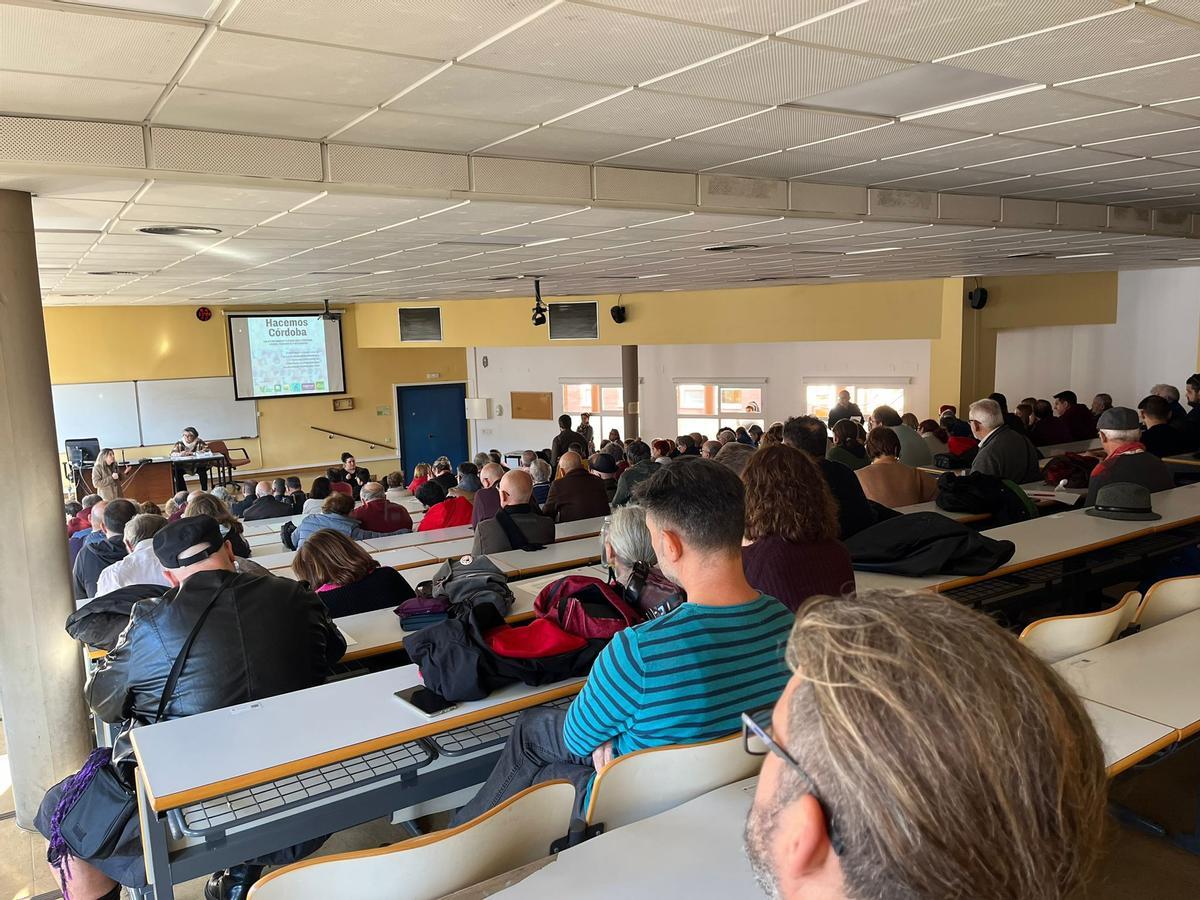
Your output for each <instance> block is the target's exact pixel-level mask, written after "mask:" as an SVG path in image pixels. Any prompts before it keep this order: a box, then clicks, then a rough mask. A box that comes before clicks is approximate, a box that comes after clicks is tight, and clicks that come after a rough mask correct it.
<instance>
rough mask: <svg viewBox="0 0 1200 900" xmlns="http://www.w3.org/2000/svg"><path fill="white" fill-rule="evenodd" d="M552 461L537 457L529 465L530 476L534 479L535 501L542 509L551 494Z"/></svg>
mask: <svg viewBox="0 0 1200 900" xmlns="http://www.w3.org/2000/svg"><path fill="white" fill-rule="evenodd" d="M550 475H551V471H550V463H548V462H546V461H545V460H544V459H535V460H534V461H533V462H532V463H530V465H529V476H530V477H531V478H532V479H533V502H534V503H535V504H536V505H537V507H538V508H539V509H540V508H541V506H542V504H543V503H545V502H546V498H547V497H549V496H550Z"/></svg>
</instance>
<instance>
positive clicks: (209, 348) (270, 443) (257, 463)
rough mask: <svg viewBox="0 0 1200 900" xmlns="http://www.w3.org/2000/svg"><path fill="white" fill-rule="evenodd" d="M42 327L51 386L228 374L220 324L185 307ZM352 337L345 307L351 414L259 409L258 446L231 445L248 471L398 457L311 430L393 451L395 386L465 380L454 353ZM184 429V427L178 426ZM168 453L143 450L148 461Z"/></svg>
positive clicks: (301, 405) (95, 312)
mask: <svg viewBox="0 0 1200 900" xmlns="http://www.w3.org/2000/svg"><path fill="white" fill-rule="evenodd" d="M45 323H46V343H47V346H48V348H49V351H50V380H51V382H52V383H54V384H80V383H87V382H99V381H133V380H143V381H148V380H153V379H163V378H204V377H214V376H223V375H230V374H232V373H231V368H230V364H229V352H228V337H227V329H226V325H225V319H224V317H223V316H219V315H218V316H214V317H213V318H212V319H211V320H209V321H208V322H200V321H199V320H198V319H197V318H196V316H195V312H194V310H193V309H192V308H191V307H163V306H159V307H134V306H107V307H86V308H85V307H53V308H47V309H46V310H45ZM357 333H358V329H357V327H356V325H355V310H354V309H353V308H351V309H349V310H347V311H346V313H345V315H344V317H343V321H342V342H343V351H344V353H343V355H344V357H345V363H346V394H345V396H349V397H353V398H354V405H355V408H354V409H353V410H348V411H342V412H334V411H333V404H332V398H331V397H328V396H325V397H292V398H287V399H284V398H272V399H270V400H259V401H258V412H259V418H258V433H259V437H258V438H257V439H251V440H245V441H243V440H237V441H233V442H231V443H233V444H235V445H236V446H239V447H245V448H246V450H247V452H248V453H249V454H250V457H251V460H252V463H251V465H250V466H248V467H247V468H251V469H258V468H263V469H267V470H281V469H296V468H306V467H312V466H321V465H328V464H329V463H331V462H333V461H334V460H336V459H337V458H338V457H339V456H340V454H341V452H342V451H343V450H350V451H352V452H353V453H355V454H356V455H358V456H361V457H363V458H364V459H366V458H370V457H384V456H388V457H394V456H395V453H394V452H393V451H392V450H390V449H388V448H386V447H378V448H377V449H375V450H371V449H370V448H368V447H367V446H366V445H365V444H360V443H355V442H349V441H344V440H342V439H340V438H334V439H332V440H330V439H329V438H328V437H327V436H326V435H323V434H321V433H319V432H316V431H313V430H312V429H311V428H310V427H309V426H310V425H317V426H320V427H322V428H329V429H332V430H335V431H340V432H342V433H344V434H352V435H355V436H357V437H362V438H366V439H367V440H369V441H376V442H379V441H382V442H384V443H387V444H392V445H394V444H395V442H396V426H395V417H394V415H393V413H394V409H393V408H394V406H395V399H394V397H393V396H392V385H393V384H405V383H410V382H424V381H426V376H427V375H428V374H429V373H436V374H437V375H439V376H440V377H439V379H438V380H441V381H463V380H465V379H466V377H467V360H466V354H465V352H464V351H463V350H461V349H453V348H437V347H434V348H420V349H410V348H405V349H402V350H401V349H376V348H368V349H360V348H359V347H358V346H357V344H356V341H355V335H356V334H357ZM380 407H383V408H385V409H386V412H385V413H384V414H382V415H380V414H378V408H380ZM181 416H182V417H183V418H186V412H185V411H181ZM184 424H186V423H185V422H184V421H182V419H181V421H180V426H181V427H182V426H183V425H184ZM206 437H211V438H220V437H221V435H206ZM126 449H128V448H126ZM167 450H169V448H165V447H153V448H147V451H148V452H147V453H146V454H145V455H156V454H157V453H162V452H166V451H167ZM127 455H128V454H127ZM368 467H369V468H372V469H374V468H378V467H376V466H368Z"/></svg>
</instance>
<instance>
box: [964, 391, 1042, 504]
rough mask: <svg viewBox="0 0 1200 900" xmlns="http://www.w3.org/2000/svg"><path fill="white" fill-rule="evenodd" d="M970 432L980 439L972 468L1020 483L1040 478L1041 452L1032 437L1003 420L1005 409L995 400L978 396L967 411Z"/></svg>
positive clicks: (972, 469) (974, 470) (973, 470)
mask: <svg viewBox="0 0 1200 900" xmlns="http://www.w3.org/2000/svg"><path fill="white" fill-rule="evenodd" d="M967 418H968V419H969V420H970V423H971V433H972V434H973V435H975V439H976V440H977V441H979V452H978V453H977V454H976V455H975V461H974V462H973V463H971V471H972V472H982V473H983V474H984V475H995V476H996V477H998V478H1006V479H1008V480H1009V481H1014V482H1016V483H1017V484H1027V483H1029V482H1030V481H1037V480H1038V478H1039V476H1040V474H1041V470H1040V469H1039V468H1038V454H1037V450H1035V449H1034V446H1033V444H1032V443H1030V441H1029V438H1027V437H1025V435H1023V434H1019V433H1017V432H1016V431H1013V430H1012V429H1011V428H1009V427H1008V426H1007V425H1005V424H1004V411H1003V410H1002V409H1001V408H1000V404H999V403H997V402H996V401H995V400H976V401H975V402H974V403H972V404H971V408H970V409H969V410H968V412H967Z"/></svg>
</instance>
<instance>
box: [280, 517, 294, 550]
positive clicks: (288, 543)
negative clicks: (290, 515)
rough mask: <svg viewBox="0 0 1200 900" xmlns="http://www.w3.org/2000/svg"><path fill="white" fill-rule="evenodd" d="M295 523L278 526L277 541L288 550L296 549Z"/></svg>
mask: <svg viewBox="0 0 1200 900" xmlns="http://www.w3.org/2000/svg"><path fill="white" fill-rule="evenodd" d="M295 536H296V523H295V522H284V523H283V524H282V525H281V526H279V540H281V541H282V542H283V546H285V547H287V548H288V549H289V550H295V549H296V537H295Z"/></svg>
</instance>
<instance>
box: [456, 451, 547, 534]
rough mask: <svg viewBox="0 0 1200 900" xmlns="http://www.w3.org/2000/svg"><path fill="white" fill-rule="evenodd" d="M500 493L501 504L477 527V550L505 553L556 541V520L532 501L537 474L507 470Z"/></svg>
mask: <svg viewBox="0 0 1200 900" xmlns="http://www.w3.org/2000/svg"><path fill="white" fill-rule="evenodd" d="M565 458H566V457H564V459H565ZM497 493H498V494H499V497H500V508H499V509H498V510H496V513H495V515H493V516H489V517H488V518H486V519H484V520H483V521H482V522H480V523H479V525H478V526H477V527H476V528H475V545H474V547H473V549H472V550H471V552H472V553H473V554H475V555H476V556H479V555H481V554H483V555H486V554H489V553H503V552H504V551H505V550H524V549H525V548H526V547H529V546H531V545H532V546H537V545H540V546H545V545H547V544H553V543H554V520H553V519H552V518H550V517H549V516H544V515H542V514H541V513H539V512H538V511H537V508H536V507H535V506H533V505H532V504H531V503H530V502H529V501H530V499H531V498H532V496H533V478H532V476H530V474H529V473H528V472H526V471H524V470H522V469H514V470H513V471H511V472H506V473H505V474H504V475H503V477H501V479H500V482H499V484H498V485H497Z"/></svg>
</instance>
